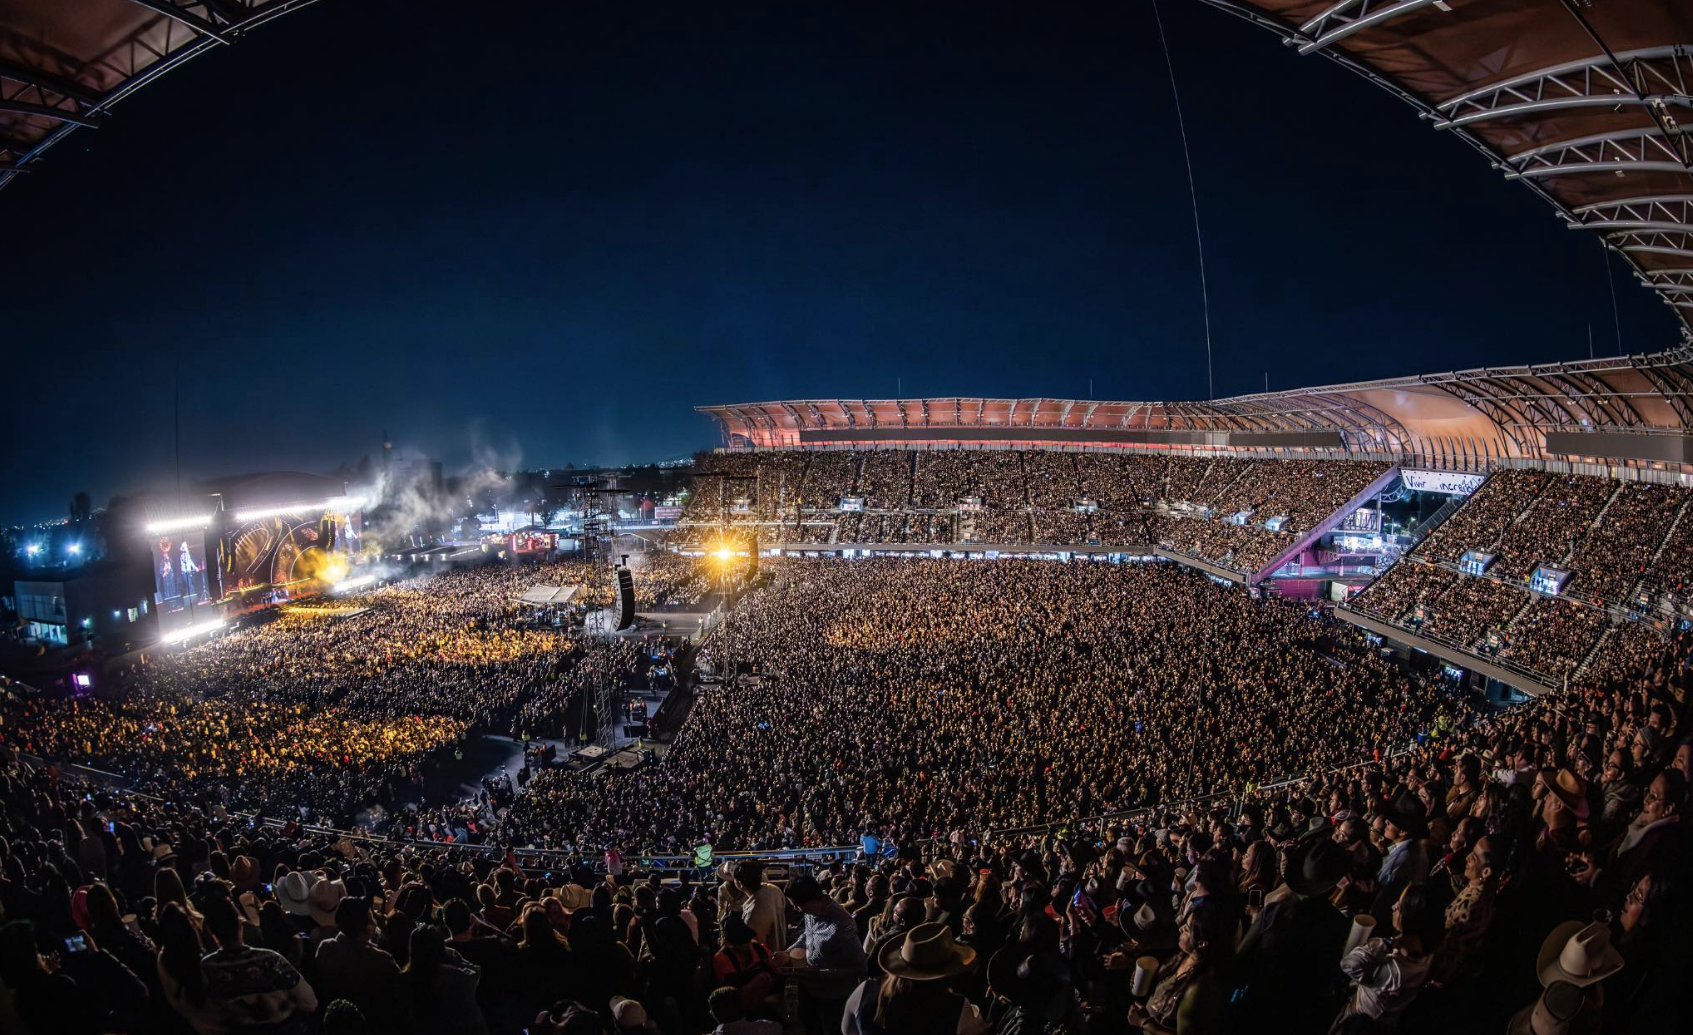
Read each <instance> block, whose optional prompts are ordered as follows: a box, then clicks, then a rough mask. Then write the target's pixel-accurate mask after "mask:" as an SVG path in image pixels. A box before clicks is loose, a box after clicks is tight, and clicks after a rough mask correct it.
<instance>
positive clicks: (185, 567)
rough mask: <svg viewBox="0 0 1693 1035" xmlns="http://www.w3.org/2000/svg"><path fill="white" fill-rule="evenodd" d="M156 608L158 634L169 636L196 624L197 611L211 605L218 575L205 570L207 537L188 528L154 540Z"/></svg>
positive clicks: (152, 540) (153, 558) (152, 548)
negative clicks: (157, 613) (157, 612)
mask: <svg viewBox="0 0 1693 1035" xmlns="http://www.w3.org/2000/svg"><path fill="white" fill-rule="evenodd" d="M150 550H151V553H152V564H153V606H154V607H156V608H158V611H159V631H160V633H162V634H163V635H165V636H169V635H170V634H171V633H172V632H174V631H175V630H177V629H182V628H186V627H187V626H189V625H192V624H193V623H194V622H195V620H196V619H195V614H194V612H195V609H196V608H198V607H201V606H207V605H210V604H211V603H212V601H213V599H214V596H215V595H216V593H217V587H216V574H215V572H213V571H210V570H208V569H207V567H206V534H205V532H203V531H201V530H200V529H197V528H196V529H185V530H180V531H175V532H171V533H169V534H160V535H156V536H153V537H151V547H150Z"/></svg>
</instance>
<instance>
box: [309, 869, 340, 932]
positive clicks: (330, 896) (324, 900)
mask: <svg viewBox="0 0 1693 1035" xmlns="http://www.w3.org/2000/svg"><path fill="white" fill-rule="evenodd" d="M346 897H347V886H346V885H345V884H342V883H341V882H340V881H338V880H320V881H318V882H317V883H316V884H314V885H312V890H311V891H310V892H309V893H308V894H307V895H306V910H307V911H308V912H309V913H311V916H312V919H313V920H316V921H317V922H318V923H320V924H322V925H323V926H325V927H333V926H334V925H335V907H336V906H339V905H340V904H341V900H342V899H344V898H346Z"/></svg>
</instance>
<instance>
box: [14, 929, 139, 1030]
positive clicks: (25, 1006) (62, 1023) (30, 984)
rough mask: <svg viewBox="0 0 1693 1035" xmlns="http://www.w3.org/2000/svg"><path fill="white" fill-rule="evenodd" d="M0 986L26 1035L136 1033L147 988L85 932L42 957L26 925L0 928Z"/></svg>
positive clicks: (71, 937)
mask: <svg viewBox="0 0 1693 1035" xmlns="http://www.w3.org/2000/svg"><path fill="white" fill-rule="evenodd" d="M0 981H4V982H5V983H6V987H7V988H9V989H11V990H12V1003H13V1006H14V1007H15V1008H16V1010H17V1012H18V1017H19V1019H21V1020H22V1021H23V1022H24V1026H25V1028H26V1029H27V1030H29V1031H50V1032H64V1033H67V1035H97V1033H101V1032H122V1031H139V1030H142V1029H141V1017H142V1013H143V1011H144V1009H145V1008H146V1003H147V997H148V993H147V986H146V985H144V984H142V983H141V980H140V979H139V978H137V977H136V976H135V974H134V973H133V972H132V971H131V970H130V969H129V968H128V967H126V966H124V965H123V964H122V963H120V962H118V960H117V959H116V958H115V957H113V956H112V955H111V954H110V953H107V952H103V951H101V949H100V948H99V943H98V942H97V941H96V940H95V939H94V938H92V937H90V936H89V935H88V934H87V933H86V932H81V933H77V934H73V935H70V936H68V937H66V938H64V939H63V940H62V941H61V942H60V944H59V947H58V948H57V949H56V950H55V951H54V952H51V953H49V954H46V955H43V954H42V953H41V952H39V951H38V950H37V948H36V938H35V925H34V924H33V923H32V922H30V921H28V920H14V921H12V922H11V923H8V924H6V925H5V926H4V927H0Z"/></svg>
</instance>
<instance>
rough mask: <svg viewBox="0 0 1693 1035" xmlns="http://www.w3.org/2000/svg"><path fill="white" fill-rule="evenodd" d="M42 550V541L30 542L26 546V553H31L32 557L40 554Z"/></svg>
mask: <svg viewBox="0 0 1693 1035" xmlns="http://www.w3.org/2000/svg"><path fill="white" fill-rule="evenodd" d="M40 552H41V544H40V543H30V544H29V545H28V546H25V547H24V553H27V554H29V555H30V556H31V557H34V556H35V555H36V554H38V553H40Z"/></svg>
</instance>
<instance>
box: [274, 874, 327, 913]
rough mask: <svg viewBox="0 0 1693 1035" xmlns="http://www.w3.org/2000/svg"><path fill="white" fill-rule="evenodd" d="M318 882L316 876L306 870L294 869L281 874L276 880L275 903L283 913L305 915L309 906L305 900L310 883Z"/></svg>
mask: <svg viewBox="0 0 1693 1035" xmlns="http://www.w3.org/2000/svg"><path fill="white" fill-rule="evenodd" d="M317 882H318V876H317V874H315V873H311V872H309V871H306V870H294V871H292V872H289V873H286V874H284V875H283V877H282V879H281V880H279V881H277V882H276V904H277V905H279V906H281V907H282V911H283V912H284V913H288V914H290V915H293V916H307V915H309V914H310V906H309V904H308V902H307V900H308V899H309V898H310V897H311V893H312V885H314V884H316V883H317Z"/></svg>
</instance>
